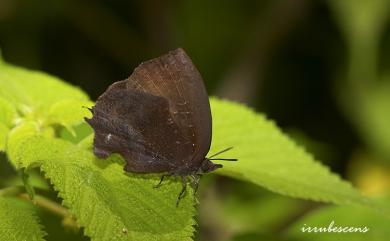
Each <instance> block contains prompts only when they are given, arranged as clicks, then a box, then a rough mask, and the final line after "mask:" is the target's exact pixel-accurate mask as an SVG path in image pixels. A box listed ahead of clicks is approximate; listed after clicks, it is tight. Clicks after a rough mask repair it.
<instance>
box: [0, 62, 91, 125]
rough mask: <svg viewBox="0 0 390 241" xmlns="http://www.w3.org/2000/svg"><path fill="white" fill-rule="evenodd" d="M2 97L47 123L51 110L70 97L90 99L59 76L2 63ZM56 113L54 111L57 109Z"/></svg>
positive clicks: (24, 112) (31, 116)
mask: <svg viewBox="0 0 390 241" xmlns="http://www.w3.org/2000/svg"><path fill="white" fill-rule="evenodd" d="M0 97H1V98H2V99H5V100H7V101H8V102H9V103H12V105H13V106H14V108H16V109H17V110H18V111H19V112H20V113H22V115H23V116H24V117H26V118H29V119H33V120H36V121H40V122H44V121H46V119H47V118H48V114H49V112H48V109H50V108H54V109H55V107H52V106H53V105H58V102H64V101H67V100H72V101H81V102H83V101H88V96H87V95H86V94H85V93H84V92H83V91H81V90H80V89H78V88H75V87H73V86H71V85H69V84H67V83H65V82H62V81H61V80H59V79H58V78H56V77H54V76H51V75H48V74H45V73H42V72H39V71H32V70H26V69H24V68H20V67H15V66H12V65H10V64H7V63H5V62H0ZM54 112H55V111H54Z"/></svg>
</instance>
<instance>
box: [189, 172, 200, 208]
mask: <svg viewBox="0 0 390 241" xmlns="http://www.w3.org/2000/svg"><path fill="white" fill-rule="evenodd" d="M201 176H202V175H200V174H196V175H191V176H190V177H191V179H192V181H191V186H192V187H193V188H194V201H195V203H196V204H199V200H198V198H197V197H196V193H197V192H198V187H199V181H200V177H201Z"/></svg>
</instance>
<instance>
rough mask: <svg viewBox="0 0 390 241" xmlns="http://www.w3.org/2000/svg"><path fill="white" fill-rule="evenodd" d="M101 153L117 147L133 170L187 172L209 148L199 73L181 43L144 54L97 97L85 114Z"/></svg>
mask: <svg viewBox="0 0 390 241" xmlns="http://www.w3.org/2000/svg"><path fill="white" fill-rule="evenodd" d="M88 122H89V123H90V124H91V126H92V127H94V130H95V141H94V151H95V154H96V155H98V156H100V157H107V156H108V155H109V154H111V153H120V154H121V155H122V156H123V157H124V158H125V159H126V161H127V165H126V170H128V171H132V172H171V173H178V172H179V173H183V172H189V170H194V169H196V168H197V167H199V165H200V163H201V162H202V161H203V160H204V157H205V155H206V154H207V152H208V150H209V148H210V142H211V112H210V106H209V101H208V96H207V93H206V90H205V88H204V85H203V81H202V78H201V76H200V74H199V72H198V71H197V70H196V68H195V66H194V65H193V63H192V62H191V60H190V59H189V57H188V56H187V55H186V54H185V52H184V51H183V50H182V49H178V50H175V51H173V52H170V53H169V54H167V55H164V56H161V57H159V58H156V59H152V60H149V61H147V62H145V63H143V64H141V65H140V66H139V67H137V68H136V69H135V70H134V72H133V74H132V75H131V76H130V77H129V78H128V79H127V80H125V81H120V82H116V83H114V84H113V85H112V86H111V87H110V88H109V89H108V90H107V91H106V92H105V93H104V94H103V95H102V96H100V97H99V99H98V101H97V103H96V105H95V107H94V108H93V118H92V119H91V120H88Z"/></svg>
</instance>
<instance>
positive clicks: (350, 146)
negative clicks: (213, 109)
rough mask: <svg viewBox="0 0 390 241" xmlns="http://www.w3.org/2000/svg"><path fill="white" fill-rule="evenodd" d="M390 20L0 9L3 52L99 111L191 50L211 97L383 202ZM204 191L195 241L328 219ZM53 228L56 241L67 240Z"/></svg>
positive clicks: (116, 7)
mask: <svg viewBox="0 0 390 241" xmlns="http://www.w3.org/2000/svg"><path fill="white" fill-rule="evenodd" d="M389 15H390V1H388V0H329V1H321V0H320V1H309V0H272V1H271V0H264V1H256V0H240V1H239V0H214V1H207V0H184V1H179V0H176V1H158V0H143V1H124V0H123V1H119V0H117V1H108V0H99V1H92V0H90V1H88V0H68V1H66V0H57V1H49V0H0V49H1V52H2V55H3V57H4V59H5V60H6V61H8V62H11V63H13V64H16V65H20V66H24V67H28V68H34V69H39V70H42V71H45V72H48V73H51V74H53V75H56V76H59V77H61V78H62V79H64V80H66V81H68V82H70V83H72V84H74V85H77V86H80V87H81V88H82V89H84V90H85V91H87V93H89V95H90V96H91V98H92V99H96V98H97V97H98V96H99V95H100V94H101V93H102V92H103V91H104V90H105V89H106V88H107V87H108V86H109V85H110V84H111V83H113V82H114V81H117V80H122V79H125V78H127V77H128V76H129V75H130V74H131V72H132V70H133V69H134V68H135V67H136V66H137V65H138V64H139V63H140V62H142V61H144V60H147V59H150V58H153V57H157V56H159V55H161V54H163V53H165V52H167V51H169V50H172V49H175V48H177V47H183V48H184V49H185V50H186V51H187V53H188V54H189V56H190V57H191V58H192V59H193V61H194V63H195V64H196V66H197V67H198V69H199V71H200V72H201V74H202V75H203V78H204V80H205V84H206V86H207V89H208V92H209V94H210V95H214V96H218V97H223V98H228V99H231V100H236V101H239V102H243V103H246V104H247V105H249V106H251V107H253V108H255V109H256V110H257V111H259V112H263V113H265V114H266V115H267V116H268V117H269V118H271V119H273V120H275V121H276V122H277V123H278V125H279V126H281V127H282V128H283V129H284V130H285V131H286V132H287V133H288V134H289V135H290V136H291V137H292V138H294V139H295V140H296V141H297V142H298V143H300V144H302V145H304V146H305V147H306V148H307V149H308V150H309V151H310V152H312V153H313V154H314V155H315V157H316V158H317V159H318V160H320V161H322V162H324V163H325V164H326V165H328V166H329V167H330V168H331V169H332V170H333V171H335V172H337V173H339V174H340V175H341V176H342V177H344V178H346V179H348V180H350V181H351V182H352V183H353V184H354V185H356V186H357V187H358V188H359V189H361V190H362V191H363V192H364V193H366V194H367V195H370V196H373V197H377V196H386V195H387V194H388V193H389V189H390V171H389V170H390V71H389V70H390V21H389V20H390V19H389ZM53 91H56V90H53ZM243 135H245V133H243ZM3 163H4V162H3ZM3 163H2V164H0V165H1V166H0V175H7V174H8V173H9V172H11V169H10V168H9V167H7V166H5V164H3ZM202 182H203V186H204V188H202V191H201V199H202V205H201V207H200V215H199V217H198V219H199V223H200V228H199V230H200V231H199V232H198V233H197V237H196V238H197V239H198V240H263V239H264V240H272V239H276V240H279V238H281V236H283V235H281V234H282V233H284V232H285V230H286V229H287V228H286V227H288V226H289V225H291V224H292V223H294V222H295V221H296V220H298V219H299V218H301V217H302V216H303V215H305V214H307V213H310V212H311V211H312V210H316V209H319V208H322V205H318V204H315V203H312V202H305V201H301V200H295V199H291V198H285V197H282V196H278V195H274V194H271V193H269V192H267V191H264V190H260V189H259V188H258V187H254V186H251V185H249V184H244V183H240V182H237V181H233V180H230V179H227V178H221V177H216V176H213V175H209V177H207V178H205V179H204V180H202ZM42 215H49V214H46V213H43V214H42ZM52 218H55V217H52ZM49 223H50V222H49ZM51 224H52V225H51V226H53V227H52V228H51V229H52V230H48V232H49V238H48V239H49V240H60V237H61V236H62V237H63V238H64V237H67V236H64V234H62V233H61V231H60V230H61V229H59V226H60V220H59V221H58V225H57V226H56V225H55V224H53V223H51ZM49 227H50V226H49ZM76 233H77V232H76ZM76 233H74V232H73V231H67V234H66V235H70V236H69V237H72V238H75V236H76ZM57 236H58V237H57ZM69 237H67V238H69ZM64 240H66V239H65V238H64Z"/></svg>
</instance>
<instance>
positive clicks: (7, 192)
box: [0, 187, 23, 196]
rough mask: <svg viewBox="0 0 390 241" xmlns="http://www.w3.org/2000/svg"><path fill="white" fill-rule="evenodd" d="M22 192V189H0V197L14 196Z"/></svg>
mask: <svg viewBox="0 0 390 241" xmlns="http://www.w3.org/2000/svg"><path fill="white" fill-rule="evenodd" d="M22 191H23V188H22V187H6V188H3V189H0V196H15V195H17V194H19V193H21V192H22Z"/></svg>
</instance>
